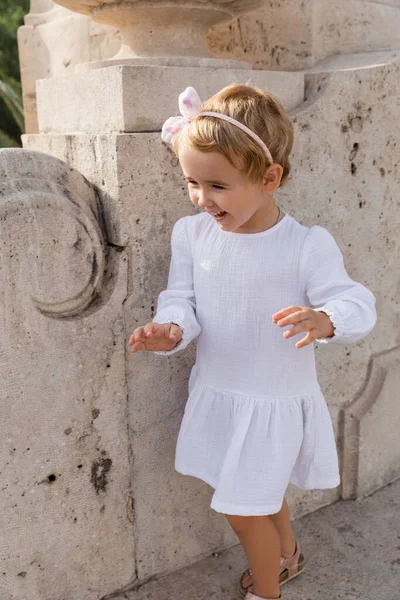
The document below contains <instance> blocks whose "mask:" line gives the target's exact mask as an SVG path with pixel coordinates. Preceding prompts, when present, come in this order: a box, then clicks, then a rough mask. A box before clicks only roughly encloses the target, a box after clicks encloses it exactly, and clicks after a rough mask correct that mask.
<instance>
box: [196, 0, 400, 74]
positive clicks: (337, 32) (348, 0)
mask: <svg viewBox="0 0 400 600" xmlns="http://www.w3.org/2000/svg"><path fill="white" fill-rule="evenodd" d="M207 40H208V47H209V50H210V53H211V54H212V55H213V56H215V57H218V58H225V57H230V58H232V57H234V58H237V59H242V60H247V61H249V62H250V63H251V64H252V65H253V66H254V68H256V69H270V70H272V69H273V70H279V71H297V70H299V69H307V68H309V67H312V66H313V65H315V64H316V63H317V62H318V61H320V60H323V59H324V58H326V57H329V56H332V55H336V54H349V53H357V52H373V51H377V50H385V49H390V48H399V47H400V3H399V2H398V0H387V1H385V0H376V1H372V2H367V1H365V0H302V1H301V2H299V0H285V2H281V1H280V0H266V1H265V2H264V6H263V8H261V9H259V10H256V11H254V12H251V13H249V14H247V15H244V16H242V17H239V18H237V19H235V20H233V21H232V22H231V23H227V24H221V25H216V26H215V27H213V28H212V29H211V30H210V31H209V33H208V36H207Z"/></svg>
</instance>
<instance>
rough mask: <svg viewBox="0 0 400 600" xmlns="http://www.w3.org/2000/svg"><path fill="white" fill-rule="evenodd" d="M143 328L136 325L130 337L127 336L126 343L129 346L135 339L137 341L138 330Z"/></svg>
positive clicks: (138, 337) (138, 336) (138, 338)
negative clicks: (127, 340)
mask: <svg viewBox="0 0 400 600" xmlns="http://www.w3.org/2000/svg"><path fill="white" fill-rule="evenodd" d="M142 329H143V327H136V329H135V330H134V331H133V333H132V335H131V337H130V338H129V342H128V344H129V345H130V346H131V345H132V344H134V343H135V341H136V342H137V341H139V340H140V332H141V330H142Z"/></svg>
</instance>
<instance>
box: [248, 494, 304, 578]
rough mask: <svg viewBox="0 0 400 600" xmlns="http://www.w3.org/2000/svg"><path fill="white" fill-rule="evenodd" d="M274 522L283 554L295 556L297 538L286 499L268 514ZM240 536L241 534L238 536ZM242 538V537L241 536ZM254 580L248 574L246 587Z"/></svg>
mask: <svg viewBox="0 0 400 600" xmlns="http://www.w3.org/2000/svg"><path fill="white" fill-rule="evenodd" d="M268 516H269V518H270V519H271V521H272V522H273V524H274V525H275V527H276V529H277V531H278V534H279V539H280V545H281V556H285V557H287V558H289V557H290V556H293V554H294V551H295V539H294V534H293V529H292V526H291V523H290V515H289V506H288V503H287V502H286V499H284V500H283V504H282V508H281V510H280V511H279V512H278V513H275V514H274V515H268ZM238 537H239V536H238ZM239 539H240V537H239ZM250 569H251V566H250ZM252 582H253V577H252V576H251V575H246V576H245V577H244V578H243V585H244V587H246V588H247V587H249V585H251V584H252Z"/></svg>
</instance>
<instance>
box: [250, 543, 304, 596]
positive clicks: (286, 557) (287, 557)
mask: <svg viewBox="0 0 400 600" xmlns="http://www.w3.org/2000/svg"><path fill="white" fill-rule="evenodd" d="M295 554H296V542H295V543H294V551H293V554H291V555H290V556H281V565H282V561H283V560H284V559H289V558H293V556H294V555H295ZM284 570H285V569H284V568H282V571H281V573H282V572H283V571H284ZM241 583H242V586H243V587H244V588H246V589H248V588H249V586H251V584H252V583H253V577H252V575H251V571H250V569H247V571H245V572H244V573H243V579H242V581H241Z"/></svg>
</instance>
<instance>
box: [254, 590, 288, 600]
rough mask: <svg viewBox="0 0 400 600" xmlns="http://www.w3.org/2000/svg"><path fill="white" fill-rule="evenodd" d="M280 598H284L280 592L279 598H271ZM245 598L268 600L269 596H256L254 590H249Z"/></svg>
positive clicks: (273, 599) (277, 599)
mask: <svg viewBox="0 0 400 600" xmlns="http://www.w3.org/2000/svg"><path fill="white" fill-rule="evenodd" d="M279 598H282V594H280V596H278V598H270V600H279ZM245 600H268V598H263V597H262V596H256V595H255V594H253V593H252V592H247V593H246V598H245Z"/></svg>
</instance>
